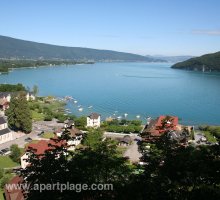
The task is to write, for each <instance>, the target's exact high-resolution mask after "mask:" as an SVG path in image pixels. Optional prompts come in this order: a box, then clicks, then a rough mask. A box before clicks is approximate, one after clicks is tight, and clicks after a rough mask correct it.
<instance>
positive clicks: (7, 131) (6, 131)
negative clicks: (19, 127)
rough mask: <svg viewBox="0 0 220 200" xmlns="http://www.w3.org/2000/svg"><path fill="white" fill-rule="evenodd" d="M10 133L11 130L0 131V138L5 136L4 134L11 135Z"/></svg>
mask: <svg viewBox="0 0 220 200" xmlns="http://www.w3.org/2000/svg"><path fill="white" fill-rule="evenodd" d="M10 132H11V131H10V129H9V128H5V129H2V130H0V136H1V135H4V134H7V133H10Z"/></svg>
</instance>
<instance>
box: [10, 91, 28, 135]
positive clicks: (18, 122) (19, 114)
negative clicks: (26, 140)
mask: <svg viewBox="0 0 220 200" xmlns="http://www.w3.org/2000/svg"><path fill="white" fill-rule="evenodd" d="M6 115H7V116H8V124H9V127H10V128H11V129H13V130H20V131H23V132H25V133H29V132H31V130H32V119H31V118H32V117H31V110H30V108H29V105H28V102H27V99H26V96H25V93H22V92H21V93H19V94H18V95H17V96H12V98H11V101H10V104H9V109H7V110H6Z"/></svg>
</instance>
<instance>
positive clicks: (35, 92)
mask: <svg viewBox="0 0 220 200" xmlns="http://www.w3.org/2000/svg"><path fill="white" fill-rule="evenodd" d="M32 92H33V94H34V96H37V95H38V92H39V89H38V86H37V85H34V86H33V89H32Z"/></svg>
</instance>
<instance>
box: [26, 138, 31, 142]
mask: <svg viewBox="0 0 220 200" xmlns="http://www.w3.org/2000/svg"><path fill="white" fill-rule="evenodd" d="M24 141H25V142H31V141H32V139H31V138H30V137H28V138H26V139H25V140H24Z"/></svg>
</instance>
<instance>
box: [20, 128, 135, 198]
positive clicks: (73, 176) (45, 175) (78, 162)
mask: <svg viewBox="0 0 220 200" xmlns="http://www.w3.org/2000/svg"><path fill="white" fill-rule="evenodd" d="M97 132H98V131H97V130H95V132H93V133H92V132H91V133H90V134H96V133H97ZM98 135H99V134H98ZM88 137H90V136H88ZM93 141H95V139H94V140H93ZM58 155H59V156H58ZM29 162H31V166H30V167H28V168H26V169H25V170H23V171H22V175H23V176H24V177H27V181H29V183H30V191H29V193H28V199H97V200H98V199H105V200H108V199H109V200H110V199H112V197H114V199H127V198H121V197H124V196H128V195H129V194H128V193H129V192H128V191H129V190H127V191H126V192H123V190H125V188H126V187H127V186H128V185H129V184H130V182H131V180H132V173H131V168H130V167H129V165H128V163H127V162H126V159H124V158H123V157H120V156H119V155H118V151H117V146H116V145H115V143H114V142H112V141H111V140H108V139H107V140H105V141H100V137H97V141H96V142H94V143H93V144H92V148H91V146H90V148H85V149H83V150H79V151H75V152H69V154H68V157H66V150H65V149H63V148H60V147H56V148H55V149H54V150H53V151H50V152H46V153H45V156H44V157H43V158H41V159H39V156H38V155H36V154H35V153H34V152H33V154H32V155H31V157H30V160H29ZM55 182H56V183H57V182H59V183H60V184H62V183H67V182H69V183H71V184H88V185H89V186H91V184H106V183H107V184H113V190H93V191H92V190H91V191H89V190H82V191H80V192H76V191H74V190H72V191H71V190H69V191H66V192H63V193H62V192H60V191H56V190H55V191H54V190H53V191H49V190H45V191H42V192H40V191H39V190H31V189H32V187H34V184H39V183H41V184H42V183H45V184H47V183H50V184H51V183H55Z"/></svg>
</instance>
